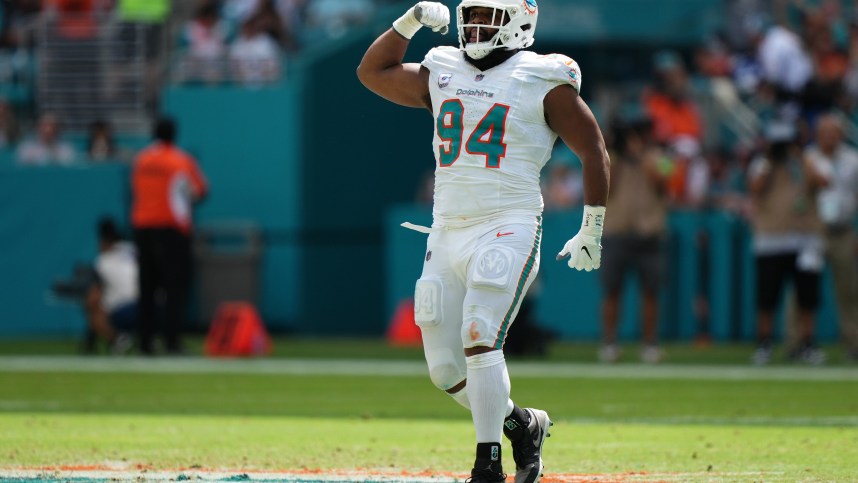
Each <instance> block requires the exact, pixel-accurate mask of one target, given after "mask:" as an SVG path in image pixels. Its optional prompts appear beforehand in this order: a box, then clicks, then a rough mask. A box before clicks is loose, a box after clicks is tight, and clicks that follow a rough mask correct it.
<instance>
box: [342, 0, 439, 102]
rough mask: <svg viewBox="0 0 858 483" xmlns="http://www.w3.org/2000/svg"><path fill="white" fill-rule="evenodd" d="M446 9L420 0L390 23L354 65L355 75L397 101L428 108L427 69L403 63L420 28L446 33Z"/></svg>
mask: <svg viewBox="0 0 858 483" xmlns="http://www.w3.org/2000/svg"><path fill="white" fill-rule="evenodd" d="M449 23H450V11H449V9H448V8H447V7H446V6H445V5H443V4H441V3H438V2H420V3H418V4H417V5H415V6H413V7H411V8H410V9H408V11H407V12H405V14H404V15H403V16H402V17H400V18H399V19H397V20H396V21H395V22H393V27H392V28H390V29H388V30H387V31H386V32H384V33H383V34H381V35H380V36H379V37H378V38H377V39H376V40H375V42H373V43H372V45H370V46H369V48H368V49H367V51H366V53H365V54H364V56H363V59H362V60H361V63H360V65H359V66H358V68H357V76H358V79H360V81H361V83H362V84H363V85H364V86H366V88H367V89H369V90H371V91H372V92H375V93H376V94H378V95H379V96H381V97H383V98H385V99H387V100H389V101H391V102H395V103H396V104H400V105H403V106H408V107H425V108H427V109H431V107H432V105H431V101H430V99H429V70H428V69H426V68H425V67H423V66H421V65H420V64H414V63H408V64H403V63H402V59H403V58H404V57H405V51H406V50H407V49H408V43H409V41H410V40H411V37H412V36H413V35H414V34H415V33H417V31H418V30H420V28H421V27H424V26H426V27H430V28H432V29H433V31H436V32H439V31H440V32H442V33H446V32H447V29H448V27H447V25H448V24H449Z"/></svg>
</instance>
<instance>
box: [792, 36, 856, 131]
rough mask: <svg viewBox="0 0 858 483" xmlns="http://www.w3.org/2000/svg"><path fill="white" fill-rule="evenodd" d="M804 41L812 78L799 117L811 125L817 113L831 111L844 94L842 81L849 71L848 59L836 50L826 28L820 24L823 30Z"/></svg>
mask: <svg viewBox="0 0 858 483" xmlns="http://www.w3.org/2000/svg"><path fill="white" fill-rule="evenodd" d="M808 41H809V42H810V56H811V61H812V62H813V77H811V79H810V81H809V82H808V83H807V85H806V86H805V92H804V99H803V101H804V102H803V113H804V117H805V118H806V119H808V120H809V121H810V122H811V123H813V122H814V119H815V117H816V116H817V115H818V114H819V113H822V112H825V111H828V110H831V109H833V108H834V107H835V106H837V105H838V104H839V101H840V98H841V96H842V95H843V93H844V84H843V80H844V78H845V77H846V72H847V69H848V67H849V59H848V58H847V57H846V54H845V53H844V52H841V51H840V50H839V49H838V48H837V45H836V44H835V42H834V35H833V33H832V32H831V30H830V29H829V28H828V24H823V28H821V29H820V30H819V31H818V32H817V33H816V34H814V35H813V36H810V37H808Z"/></svg>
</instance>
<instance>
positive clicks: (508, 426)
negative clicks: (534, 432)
mask: <svg viewBox="0 0 858 483" xmlns="http://www.w3.org/2000/svg"><path fill="white" fill-rule="evenodd" d="M503 424H504V426H506V429H508V430H510V431H512V430H514V429H516V428H518V423H516V422H515V421H513V420H512V419H507V420H506V421H505V422H504V423H503Z"/></svg>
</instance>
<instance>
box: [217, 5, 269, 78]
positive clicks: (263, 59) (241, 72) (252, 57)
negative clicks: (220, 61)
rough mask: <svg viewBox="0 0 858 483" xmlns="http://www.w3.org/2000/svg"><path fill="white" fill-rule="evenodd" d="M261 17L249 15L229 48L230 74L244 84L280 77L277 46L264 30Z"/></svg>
mask: <svg viewBox="0 0 858 483" xmlns="http://www.w3.org/2000/svg"><path fill="white" fill-rule="evenodd" d="M262 22H263V20H262V18H261V17H257V16H254V17H251V18H250V19H248V20H247V21H246V22H245V23H244V25H242V27H241V35H239V37H238V38H237V39H235V41H234V42H233V43H232V45H231V46H230V48H229V62H230V67H231V68H232V73H233V78H234V79H235V80H237V81H239V82H241V83H243V84H245V85H258V84H262V83H265V82H271V81H274V80H277V79H278V78H279V77H280V49H279V47H278V46H277V43H276V42H274V40H273V39H272V38H271V37H269V36H268V35H267V34H266V33H265V32H264V31H263V30H262V25H263V23H262Z"/></svg>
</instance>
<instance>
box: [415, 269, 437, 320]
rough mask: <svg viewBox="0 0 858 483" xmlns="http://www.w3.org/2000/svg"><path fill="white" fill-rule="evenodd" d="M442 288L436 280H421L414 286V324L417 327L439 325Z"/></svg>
mask: <svg viewBox="0 0 858 483" xmlns="http://www.w3.org/2000/svg"><path fill="white" fill-rule="evenodd" d="M443 295H444V286H443V285H442V284H441V281H440V280H438V279H436V278H421V279H420V280H418V281H417V284H416V285H415V286H414V322H415V323H416V324H417V326H418V327H421V328H422V327H434V326H436V325H440V324H441V322H442V320H443V317H442V314H443V313H444V312H443V310H442V307H441V301H442V300H443Z"/></svg>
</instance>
